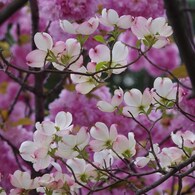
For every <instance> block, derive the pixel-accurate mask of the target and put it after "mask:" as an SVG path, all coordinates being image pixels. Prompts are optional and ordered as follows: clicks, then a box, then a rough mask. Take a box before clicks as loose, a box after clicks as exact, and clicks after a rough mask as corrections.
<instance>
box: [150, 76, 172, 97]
mask: <svg viewBox="0 0 195 195" xmlns="http://www.w3.org/2000/svg"><path fill="white" fill-rule="evenodd" d="M172 87H173V83H172V81H171V79H169V78H161V77H158V78H156V79H155V81H154V89H155V90H156V92H157V94H159V95H160V96H162V97H165V98H166V97H167V95H168V93H169V92H170V90H171V89H172Z"/></svg>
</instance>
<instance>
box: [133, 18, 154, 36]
mask: <svg viewBox="0 0 195 195" xmlns="http://www.w3.org/2000/svg"><path fill="white" fill-rule="evenodd" d="M131 30H132V32H133V34H134V35H135V36H136V37H137V38H138V39H143V38H144V36H145V35H149V34H150V32H149V30H148V26H147V19H146V18H144V17H142V16H139V17H136V18H135V19H134V21H133V23H132V26H131Z"/></svg>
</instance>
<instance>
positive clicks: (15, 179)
mask: <svg viewBox="0 0 195 195" xmlns="http://www.w3.org/2000/svg"><path fill="white" fill-rule="evenodd" d="M38 179H39V178H35V179H31V176H30V174H29V173H28V172H22V171H20V170H17V171H15V172H14V174H13V175H10V182H11V184H12V185H13V186H14V187H16V188H19V189H25V190H31V189H35V188H37V187H39V184H38Z"/></svg>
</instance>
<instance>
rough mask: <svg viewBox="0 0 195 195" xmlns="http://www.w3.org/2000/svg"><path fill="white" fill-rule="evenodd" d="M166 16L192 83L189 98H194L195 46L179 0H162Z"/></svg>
mask: <svg viewBox="0 0 195 195" xmlns="http://www.w3.org/2000/svg"><path fill="white" fill-rule="evenodd" d="M164 3H165V8H166V12H167V17H168V19H169V21H170V24H171V25H172V27H173V33H174V38H175V41H176V44H177V46H178V48H179V52H180V55H181V58H182V60H183V62H184V63H185V65H186V69H187V71H188V75H189V77H190V80H191V83H192V88H193V89H192V94H191V98H195V76H194V74H195V48H194V42H193V41H192V40H191V36H189V35H190V34H191V33H190V32H188V31H189V27H187V24H189V21H186V17H185V15H184V13H183V12H181V10H180V6H181V1H179V0H171V1H170V0H164Z"/></svg>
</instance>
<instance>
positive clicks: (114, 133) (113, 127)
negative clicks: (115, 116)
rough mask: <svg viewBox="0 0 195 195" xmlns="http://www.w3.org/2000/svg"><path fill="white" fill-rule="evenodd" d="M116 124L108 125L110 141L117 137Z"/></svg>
mask: <svg viewBox="0 0 195 195" xmlns="http://www.w3.org/2000/svg"><path fill="white" fill-rule="evenodd" d="M116 126H117V125H116V124H112V125H111V126H110V139H111V140H112V141H115V140H116V138H117V135H118V132H117V128H116Z"/></svg>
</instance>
